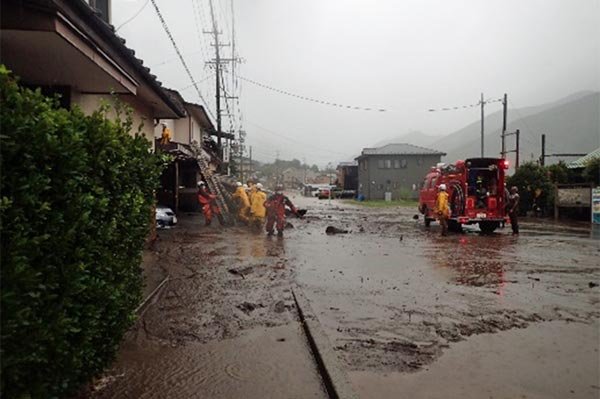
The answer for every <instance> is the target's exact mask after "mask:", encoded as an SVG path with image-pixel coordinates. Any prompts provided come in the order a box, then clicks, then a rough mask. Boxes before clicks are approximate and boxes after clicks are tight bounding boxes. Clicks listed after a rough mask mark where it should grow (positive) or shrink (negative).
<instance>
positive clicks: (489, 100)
mask: <svg viewBox="0 0 600 399" xmlns="http://www.w3.org/2000/svg"><path fill="white" fill-rule="evenodd" d="M497 102H502V99H501V98H493V99H487V100H485V101H484V103H485V104H489V103H497ZM479 106H481V101H478V102H476V103H475V104H468V105H459V106H456V107H444V108H429V109H428V110H427V111H428V112H440V111H456V110H460V109H468V108H475V107H479Z"/></svg>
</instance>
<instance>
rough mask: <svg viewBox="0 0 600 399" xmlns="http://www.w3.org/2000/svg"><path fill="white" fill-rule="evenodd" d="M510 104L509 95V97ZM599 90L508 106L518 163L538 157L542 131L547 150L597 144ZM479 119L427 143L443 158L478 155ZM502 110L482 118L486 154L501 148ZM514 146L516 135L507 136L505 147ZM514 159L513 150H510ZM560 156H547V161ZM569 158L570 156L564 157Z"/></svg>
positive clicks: (587, 149)
mask: <svg viewBox="0 0 600 399" xmlns="http://www.w3.org/2000/svg"><path fill="white" fill-rule="evenodd" d="M509 104H510V99H509ZM599 114H600V93H599V92H580V93H575V94H573V95H570V96H568V97H565V98H563V99H560V100H558V101H556V102H552V103H548V104H543V105H539V106H534V107H527V108H520V109H516V108H510V107H509V109H508V118H507V120H508V122H507V132H513V131H515V130H516V129H519V130H520V132H521V133H520V134H521V139H520V154H521V155H520V159H521V163H522V162H525V161H529V160H532V159H538V158H539V156H540V153H541V135H542V134H546V154H555V153H588V152H590V151H592V150H593V149H595V148H598V147H599V146H600V115H599ZM480 123H481V122H480V121H476V122H473V123H471V124H469V125H467V126H465V127H464V128H462V129H460V130H458V131H456V132H454V133H451V134H449V135H447V136H444V137H442V138H440V139H437V140H435V141H433V142H431V143H429V147H430V148H433V149H436V150H440V151H444V152H446V153H447V154H448V155H447V156H446V157H445V158H444V161H446V162H453V161H455V160H457V159H465V158H469V157H478V156H479V155H480V148H481V147H480V146H481V130H480V129H481V125H480ZM501 127H502V112H501V111H500V112H495V113H493V114H490V115H487V116H486V118H485V128H486V132H487V133H486V135H485V141H484V142H485V155H486V156H490V157H498V156H499V155H500V149H501V139H500V134H501ZM514 148H515V136H510V137H507V139H506V149H507V150H512V149H514ZM509 159H511V160H512V161H513V163H514V154H509ZM560 159H561V158H560V157H548V158H547V159H546V163H548V164H550V163H555V162H558V161H559V160H560ZM563 159H564V160H566V161H568V160H571V159H573V158H567V157H563Z"/></svg>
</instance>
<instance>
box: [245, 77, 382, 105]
mask: <svg viewBox="0 0 600 399" xmlns="http://www.w3.org/2000/svg"><path fill="white" fill-rule="evenodd" d="M238 78H239V79H241V80H243V81H244V82H248V83H251V84H253V85H255V86H258V87H262V88H263V89H267V90H270V91H273V92H275V93H279V94H284V95H286V96H290V97H294V98H298V99H300V100H304V101H309V102H313V103H318V104H323V105H329V106H332V107H338V108H346V109H351V110H357V111H377V112H386V110H385V109H383V108H369V107H358V106H353V105H344V104H338V103H333V102H330V101H324V100H319V99H316V98H312V97H305V96H301V95H299V94H294V93H291V92H289V91H286V90H281V89H277V88H275V87H272V86H269V85H266V84H264V83H260V82H257V81H255V80H252V79H248V78H245V77H243V76H240V75H238Z"/></svg>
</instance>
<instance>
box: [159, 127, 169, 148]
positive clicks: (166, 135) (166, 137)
mask: <svg viewBox="0 0 600 399" xmlns="http://www.w3.org/2000/svg"><path fill="white" fill-rule="evenodd" d="M171 137H172V136H171V129H169V128H168V127H167V124H166V123H163V124H162V134H161V140H160V144H161V145H166V144H169V142H170V141H171Z"/></svg>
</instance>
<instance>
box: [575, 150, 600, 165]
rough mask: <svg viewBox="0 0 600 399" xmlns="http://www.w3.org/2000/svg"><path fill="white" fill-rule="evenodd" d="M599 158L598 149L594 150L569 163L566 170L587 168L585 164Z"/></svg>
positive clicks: (599, 152)
mask: <svg viewBox="0 0 600 399" xmlns="http://www.w3.org/2000/svg"><path fill="white" fill-rule="evenodd" d="M597 158H600V147H598V148H596V149H595V150H594V151H592V152H590V153H589V154H587V155H585V156H583V157H581V158H579V159H576V160H575V161H573V162H570V163H568V164H567V168H569V169H583V168H585V167H586V166H587V164H588V163H589V162H590V161H592V160H594V159H597Z"/></svg>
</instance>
